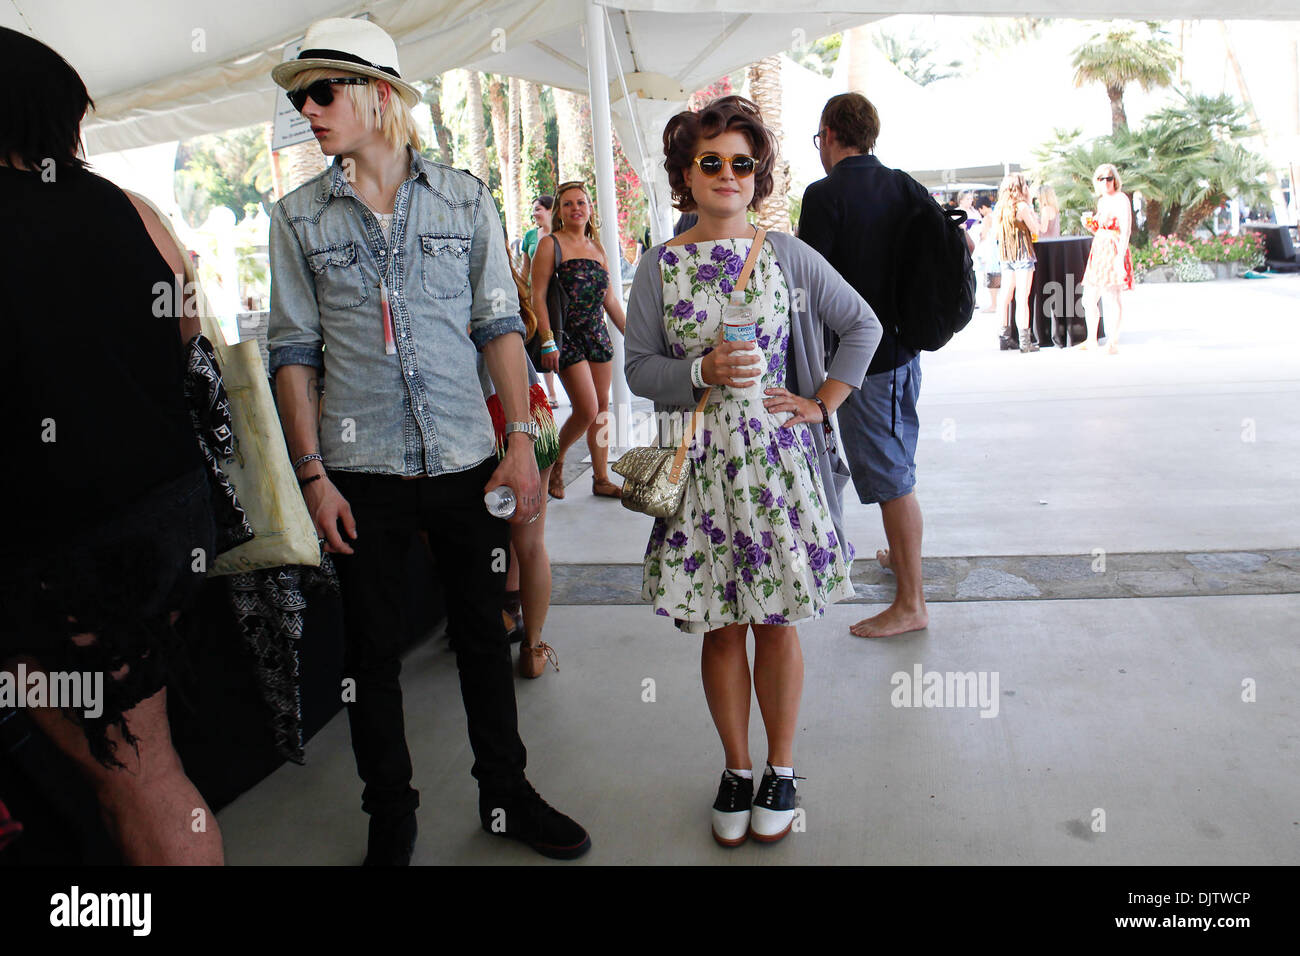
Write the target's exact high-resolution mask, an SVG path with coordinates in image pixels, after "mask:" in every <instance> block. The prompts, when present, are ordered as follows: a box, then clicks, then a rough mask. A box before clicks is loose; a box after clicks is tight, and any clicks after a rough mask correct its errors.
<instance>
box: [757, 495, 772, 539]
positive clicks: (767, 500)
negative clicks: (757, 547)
mask: <svg viewBox="0 0 1300 956" xmlns="http://www.w3.org/2000/svg"><path fill="white" fill-rule="evenodd" d="M758 503H759V504H760V505H762V506H763V507H764V508H770V507H772V504H773V501H772V491H771V489H769V488H764V489H763V492H762V494H760V495H759V496H758ZM763 534H769V532H767V531H764V532H763ZM768 547H771V545H768Z"/></svg>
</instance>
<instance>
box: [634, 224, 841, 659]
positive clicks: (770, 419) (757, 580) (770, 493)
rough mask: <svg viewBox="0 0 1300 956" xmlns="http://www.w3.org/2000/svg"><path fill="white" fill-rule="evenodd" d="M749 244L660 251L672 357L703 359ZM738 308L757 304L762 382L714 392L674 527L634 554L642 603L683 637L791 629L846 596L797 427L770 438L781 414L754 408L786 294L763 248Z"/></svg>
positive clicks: (782, 339) (775, 371) (822, 500)
mask: <svg viewBox="0 0 1300 956" xmlns="http://www.w3.org/2000/svg"><path fill="white" fill-rule="evenodd" d="M750 244H751V240H749V239H721V240H716V241H711V242H700V243H687V244H686V245H683V246H674V247H671V248H668V247H664V248H662V249H661V250H660V253H659V258H660V270H661V274H662V276H663V292H664V306H663V321H664V323H665V326H666V327H667V333H668V342H669V346H670V348H671V349H672V353H673V355H674V356H676V357H677V358H679V359H681V360H682V361H694V359H695V358H697V357H698V356H701V355H706V354H707V353H709V352H710V351H712V350H713V347H714V345H716V343H717V341H718V336H719V333H720V331H721V328H722V306H723V304H724V303H725V302H726V300H727V299H728V296H729V293H730V292H731V289H732V283H733V282H734V281H735V279H736V278H737V276H738V275H739V274H740V271H741V267H742V266H743V265H744V262H745V258H746V256H748V254H749V248H750ZM745 299H746V302H747V303H751V304H756V305H757V312H758V315H759V324H758V330H757V341H758V345H759V347H760V348H761V349H762V352H763V358H764V361H765V363H766V365H765V369H764V371H763V375H762V380H761V382H760V383H759V386H758V387H757V388H755V389H754V390H753V392H748V393H747V394H745V395H744V396H743V397H742V396H741V394H740V391H741V390H733V389H730V388H727V387H724V386H715V387H714V390H713V395H712V396H711V398H710V400H709V404H708V406H707V407H706V408H705V411H704V414H703V415H702V416H701V419H700V424H699V427H698V428H697V430H696V432H695V438H694V441H693V442H692V444H691V448H690V452H689V454H688V456H687V460H688V462H689V463H690V471H689V475H690V478H689V481H688V482H687V485H686V493H685V503H684V504H683V506H682V510H681V512H680V513H679V514H678V515H676V516H675V517H672V518H666V519H665V518H657V519H655V523H654V528H653V530H652V532H651V535H650V543H649V544H648V545H647V547H646V555H645V565H644V572H643V581H642V598H643V600H645V601H647V602H649V603H651V604H653V606H654V608H655V613H656V614H659V615H662V616H665V617H671V618H673V620H674V623H675V624H676V625H677V627H678V628H680V629H681V630H683V631H685V632H688V633H692V634H702V633H704V632H706V631H711V630H716V629H717V628H720V627H723V626H725V625H728V624H750V623H758V624H793V623H794V622H796V621H800V620H804V619H806V618H812V617H820V616H821V615H822V613H823V612H824V611H825V609H826V606H827V605H828V604H833V603H834V602H836V601H840V600H843V599H844V598H847V597H852V596H853V585H852V584H851V583H850V582H849V568H848V565H847V563H846V562H845V560H844V558H843V555H842V554H841V550H840V543H839V542H838V541H837V540H836V538H835V528H834V524H833V523H832V520H831V515H830V511H829V509H828V507H827V502H826V496H825V495H824V494H823V491H822V484H821V476H820V472H819V470H818V466H817V455H816V451H815V446H814V445H813V440H812V433H811V432H810V431H809V426H808V425H806V424H803V425H796V426H794V427H793V428H782V427H781V422H783V421H784V420H785V419H786V418H788V417H789V413H788V412H777V413H769V412H768V411H767V409H765V408H764V407H763V399H764V398H765V397H767V396H766V395H765V394H764V393H763V391H762V390H763V389H767V388H774V387H775V388H781V387H784V386H785V372H786V352H787V350H788V349H789V347H790V294H789V290H788V289H787V288H786V283H785V276H784V274H783V273H782V271H781V268H780V265H779V263H778V262H777V261H776V256H775V254H774V253H773V251H772V247H771V246H770V245H767V244H765V245H764V247H763V249H762V250H761V251H760V253H759V257H758V262H757V263H756V265H755V267H754V271H753V274H752V275H751V276H750V279H749V284H748V286H746V288H745ZM719 393H721V398H722V400H721V401H718V397H719ZM689 416H690V412H689V411H687V412H683V413H682V418H683V419H687V418H689ZM849 553H850V554H852V550H850V552H849Z"/></svg>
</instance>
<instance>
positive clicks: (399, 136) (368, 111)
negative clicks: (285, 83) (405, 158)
mask: <svg viewBox="0 0 1300 956" xmlns="http://www.w3.org/2000/svg"><path fill="white" fill-rule="evenodd" d="M345 72H347V71H346V70H323V69H322V70H303V71H302V72H301V73H299V74H298V75H297V76H295V77H294V78H293V80H292V81H291V82H290V83H289V90H290V92H292V91H293V90H301V89H302V88H303V87H307V86H311V85H312V84H313V83H315V82H316V81H317V80H325V79H329V78H330V77H332V76H334V75H336V74H338V73H345ZM348 75H350V76H360V75H361V74H359V73H356V74H348ZM366 79H368V80H370V82H369V83H367V84H366V85H365V86H336V87H334V95H335V96H339V95H340V94H343V95H346V96H347V97H348V98H349V99H350V100H351V101H352V108H353V110H354V111H355V112H356V115H357V119H359V120H360V121H361V123H362V125H363V126H365V128H366V129H375V128H378V129H379V132H380V134H381V135H382V136H383V137H384V140H385V141H386V142H387V143H388V145H389V146H391V147H392V149H393V152H398V151H400V150H401V149H402V147H404V146H410V147H411V148H412V149H414V150H415V151H416V152H417V153H418V152H419V151H420V148H421V147H420V134H419V133H418V132H417V131H416V129H415V117H413V116H412V115H411V110H410V107H408V106H407V105H406V101H405V100H403V99H402V97H401V94H400V93H398V92H397V88H396V87H394V86H392V85H391V84H390V85H389V87H388V88H389V89H390V90H391V91H392V95H391V96H389V98H388V106H387V107H386V108H385V109H384V111H383V114H382V116H381V115H380V111H379V88H378V87H377V86H376V85H375V84H377V83H383V82H384V81H383V80H380V79H377V78H375V77H373V76H368V77H366ZM376 117H379V119H378V122H376Z"/></svg>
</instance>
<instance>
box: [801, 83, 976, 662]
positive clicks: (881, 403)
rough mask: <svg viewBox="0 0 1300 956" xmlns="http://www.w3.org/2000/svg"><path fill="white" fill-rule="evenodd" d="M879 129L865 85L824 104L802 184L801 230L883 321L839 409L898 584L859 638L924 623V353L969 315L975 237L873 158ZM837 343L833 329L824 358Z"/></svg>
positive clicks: (862, 491)
mask: <svg viewBox="0 0 1300 956" xmlns="http://www.w3.org/2000/svg"><path fill="white" fill-rule="evenodd" d="M879 133H880V117H879V114H878V113H877V112H876V108H875V107H874V106H873V105H872V104H871V102H870V101H869V100H868V99H867V98H866V97H864V96H862V95H861V94H860V93H842V94H840V95H838V96H833V97H831V99H830V100H828V101H827V103H826V106H825V107H824V108H823V109H822V115H821V122H820V124H819V128H818V131H817V135H816V136H815V137H813V142H814V144H815V145H816V146H817V148H818V149H819V150H820V151H821V159H822V166H823V168H824V169H825V170H826V174H827V175H826V178H825V179H821V180H818V181H817V182H815V183H813V184H811V185H810V186H809V187H808V188H807V190H806V191H805V192H804V197H803V207H802V210H801V212H800V216H799V229H798V235H799V238H800V239H802V240H803V241H804V242H806V243H808V244H809V245H810V246H812V247H813V248H814V249H816V250H817V251H818V252H820V253H821V254H822V255H823V256H824V257H825V258H826V259H827V260H828V261H829V262H830V263H831V265H833V266H834V267H835V268H836V270H837V271H838V272H839V273H840V274H841V275H842V276H843V277H844V278H845V280H846V281H847V282H848V283H849V284H850V285H852V286H853V288H854V289H856V290H857V292H858V294H859V295H861V296H862V297H863V298H864V299H866V300H867V303H868V304H869V305H870V306H871V307H872V308H873V309H874V310H875V311H876V315H877V316H878V317H879V318H880V324H881V325H882V326H883V327H884V337H883V338H882V339H881V341H880V346H879V348H877V349H876V354H875V356H874V357H873V358H872V360H871V365H870V367H869V368H868V369H867V376H866V378H865V379H864V380H863V382H862V387H861V388H860V389H855V390H854V391H853V393H852V395H851V396H850V398H849V399H848V400H847V401H845V402H844V404H843V405H841V406H840V409H839V412H838V414H839V425H840V433H841V436H842V437H843V440H844V451H845V458H846V459H847V460H848V463H849V468H850V470H851V471H852V473H853V485H854V487H855V488H856V489H857V492H858V498H859V499H860V500H861V501H862V503H863V504H872V503H879V505H880V514H881V518H882V520H883V521H884V525H885V537H886V539H887V541H888V544H889V547H888V549H887V550H882V551H877V552H876V559H877V560H878V561H879V562H880V563H881V565H883V566H884V567H886V568H890V569H892V570H893V572H894V576H895V577H896V578H897V581H898V590H897V593H896V596H895V598H894V602H893V603H892V604H891V605H890V606H889V607H888V608H886V609H885V610H884V611H882V612H880V613H879V614H877V615H875V616H873V617H869V618H866V619H865V620H862V621H859V622H858V623H857V624H855V625H853V627H852V628H850V630H851V632H852V633H853V634H855V635H856V636H858V637H887V636H889V635H891V634H902V633H904V632H906V631H915V630H919V629H920V628H923V627H925V626H926V625H927V624H928V623H929V615H928V613H927V612H926V608H925V595H924V592H923V591H922V587H921V529H922V520H921V507H920V505H919V504H917V501H916V495H915V494H914V492H913V489H914V488H915V486H916V437H917V431H918V429H919V422H918V420H917V415H916V400H917V397H918V395H919V394H920V390H921V361H920V351H921V350H931V351H932V350H934V349H937V348H939V347H941V346H942V345H943V344H944V343H946V342H947V341H948V340H949V339H950V338H951V337H952V335H953V333H954V332H956V331H958V330H959V329H961V328H962V327H963V326H964V325H965V324H966V323H967V322H969V321H970V317H971V313H972V311H973V309H974V296H975V284H974V278H973V273H972V272H971V258H970V252H971V250H972V249H973V248H974V244H973V243H972V242H971V241H970V238H969V236H968V235H967V233H966V231H965V229H963V228H962V227H961V225H959V224H957V223H956V222H954V221H953V219H951V218H949V217H946V216H945V214H944V212H943V210H942V209H941V208H940V207H939V205H938V203H936V202H935V201H934V200H933V199H932V198H931V196H930V194H929V193H928V192H927V191H926V189H925V187H924V186H922V185H921V184H920V183H918V182H917V181H916V180H914V179H912V177H910V176H908V175H907V174H906V173H904V172H902V171H901V170H897V169H888V168H886V167H885V166H884V165H882V164H881V162H880V160H879V159H877V158H876V157H875V156H874V155H872V150H873V149H874V148H875V145H876V137H877V136H878V135H879ZM965 218H966V216H965V213H964V212H962V213H960V219H961V220H962V221H964V220H965ZM963 260H964V261H963ZM836 344H837V343H836V342H835V341H834V337H833V336H832V335H830V333H828V341H827V343H826V345H827V353H828V357H829V355H830V354H832V353H833V352H834V350H835V347H836Z"/></svg>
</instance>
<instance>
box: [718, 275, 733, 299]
mask: <svg viewBox="0 0 1300 956" xmlns="http://www.w3.org/2000/svg"><path fill="white" fill-rule="evenodd" d="M731 288H732V286H731V280H730V279H728V278H727V277H726V276H723V277H722V278H721V279H720V280H718V291H719V292H721V293H722V294H723V295H731Z"/></svg>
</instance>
